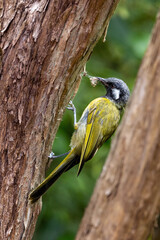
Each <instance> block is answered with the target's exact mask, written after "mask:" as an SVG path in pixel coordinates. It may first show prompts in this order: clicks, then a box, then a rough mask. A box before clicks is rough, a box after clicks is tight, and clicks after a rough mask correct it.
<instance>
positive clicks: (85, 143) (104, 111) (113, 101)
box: [29, 77, 130, 203]
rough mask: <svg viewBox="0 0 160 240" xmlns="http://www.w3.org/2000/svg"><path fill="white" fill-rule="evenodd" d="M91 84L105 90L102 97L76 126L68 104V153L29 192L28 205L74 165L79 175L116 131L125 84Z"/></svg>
mask: <svg viewBox="0 0 160 240" xmlns="http://www.w3.org/2000/svg"><path fill="white" fill-rule="evenodd" d="M94 80H96V81H97V82H100V83H101V84H102V85H103V86H104V87H105V89H106V94H105V95H104V96H102V97H98V98H96V99H94V100H92V101H91V102H90V103H89V105H88V106H87V107H86V108H85V110H84V112H83V113H82V116H81V118H80V120H79V121H78V122H76V108H75V107H74V105H73V103H72V102H71V105H70V107H69V109H71V110H73V111H74V132H73V135H72V138H71V142H70V151H69V152H68V153H66V155H67V156H66V157H65V158H64V160H62V162H61V163H60V164H59V165H58V166H57V167H56V168H55V169H54V170H53V171H52V172H51V174H50V175H49V176H48V177H47V178H46V179H45V180H44V181H43V182H42V183H41V184H40V185H39V186H38V187H36V188H35V189H34V190H33V191H32V192H31V194H30V196H29V200H30V202H31V203H35V202H36V201H37V200H38V199H39V198H40V197H41V196H42V195H43V194H44V193H45V192H46V191H47V190H48V188H49V187H50V186H51V185H52V184H53V183H54V182H55V181H56V180H57V179H58V178H59V177H60V176H61V174H62V173H64V172H66V171H68V170H69V169H71V168H72V167H74V166H75V165H76V164H79V167H78V173H77V175H79V174H80V172H81V170H82V168H83V166H84V163H85V162H86V161H88V160H90V159H91V158H93V156H94V155H95V153H96V152H97V150H98V149H99V148H100V147H101V146H102V145H103V143H104V142H106V141H107V140H108V139H109V138H110V137H111V136H112V134H113V133H114V132H115V130H116V128H117V127H118V124H119V121H120V116H121V112H122V110H123V109H124V108H125V106H126V104H127V102H128V99H129V96H130V91H129V88H128V86H127V84H126V83H125V82H124V81H123V80H121V79H118V78H114V77H110V78H101V77H94ZM62 155H65V154H62ZM62 155H61V156H62Z"/></svg>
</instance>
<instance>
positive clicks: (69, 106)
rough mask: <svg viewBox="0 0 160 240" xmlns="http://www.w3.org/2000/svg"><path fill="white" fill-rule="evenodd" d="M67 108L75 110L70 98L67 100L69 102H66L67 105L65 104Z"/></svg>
mask: <svg viewBox="0 0 160 240" xmlns="http://www.w3.org/2000/svg"><path fill="white" fill-rule="evenodd" d="M67 109H68V110H72V111H75V109H76V108H75V106H74V104H73V102H72V101H71V100H70V101H69V104H68V106H67Z"/></svg>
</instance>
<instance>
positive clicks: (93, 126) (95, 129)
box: [77, 107, 101, 175]
mask: <svg viewBox="0 0 160 240" xmlns="http://www.w3.org/2000/svg"><path fill="white" fill-rule="evenodd" d="M98 114H99V111H98V110H97V107H94V108H92V109H91V110H90V111H89V113H88V118H87V125H86V134H85V139H84V143H83V145H82V151H81V158H80V162H79V168H78V173H77V175H79V174H80V172H81V170H82V168H83V165H84V162H85V161H86V160H87V159H88V158H89V157H90V156H91V155H92V154H93V153H94V152H95V151H96V148H97V142H98V139H99V136H100V128H101V126H100V125H99V124H97V118H96V117H97V115H98Z"/></svg>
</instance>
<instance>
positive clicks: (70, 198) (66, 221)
mask: <svg viewBox="0 0 160 240" xmlns="http://www.w3.org/2000/svg"><path fill="white" fill-rule="evenodd" d="M158 2H159V0H141V1H140V0H122V1H120V3H119V5H118V7H117V9H116V11H115V14H114V16H113V17H112V19H111V21H110V25H109V29H108V34H107V38H106V42H105V43H103V42H102V39H101V40H100V41H99V43H98V44H97V45H96V47H95V48H94V51H93V53H92V55H91V57H90V59H89V61H88V63H87V72H88V73H89V74H90V75H92V76H101V77H106V78H107V77H118V78H121V79H123V80H124V81H125V82H126V83H127V84H128V86H129V88H130V90H131V91H132V89H133V87H134V84H135V79H136V75H137V72H138V69H139V66H140V63H141V61H142V58H143V55H144V52H145V50H146V48H147V45H148V42H149V38H150V34H151V30H152V27H153V25H154V23H155V20H156V14H157V11H158V8H159V5H160V4H159V3H158ZM103 94H105V90H104V88H103V86H101V85H97V86H96V87H95V88H93V87H92V86H91V84H90V81H89V79H87V78H85V77H84V78H83V79H82V82H81V85H80V88H79V91H78V93H77V95H76V97H75V99H74V104H75V106H76V108H77V119H79V118H80V116H81V114H82V112H83V110H84V108H85V107H86V106H87V105H88V103H89V102H90V101H91V100H92V99H94V98H96V97H99V96H102V95H103ZM72 132H73V113H72V111H69V110H66V111H65V114H64V117H63V120H62V122H61V125H60V128H59V130H58V132H57V135H56V138H55V141H54V144H53V152H54V153H55V154H56V155H58V154H61V153H64V152H67V151H68V150H69V143H70V138H71V135H72ZM113 137H114V136H113ZM111 140H112V139H111ZM111 140H109V141H108V142H107V143H105V144H104V145H103V146H102V148H101V149H100V150H99V151H98V153H97V154H96V156H95V157H94V158H93V159H92V160H91V161H89V162H88V163H86V164H85V166H84V168H83V171H82V173H81V174H80V176H79V177H77V176H76V174H77V167H74V168H73V169H71V170H70V171H68V172H67V173H65V174H63V175H62V176H61V178H60V179H59V180H58V181H57V182H56V183H55V184H54V186H53V187H51V188H50V189H49V191H48V192H47V193H46V194H45V195H44V197H43V208H42V212H41V214H40V216H39V219H38V222H37V226H36V231H35V234H34V238H33V240H44V239H47V240H73V239H74V238H75V235H76V232H77V230H78V227H79V224H80V222H81V218H82V216H83V214H84V211H85V208H86V207H87V205H88V202H89V200H90V197H91V195H92V192H93V189H94V186H95V183H96V180H97V179H98V177H99V175H100V172H101V170H102V167H103V164H104V161H105V159H106V157H107V154H108V152H109V148H110V143H111ZM61 160H62V158H61V159H56V160H54V162H53V163H52V164H51V166H50V169H49V171H48V172H47V173H46V174H47V175H48V174H49V172H51V171H52V170H53V169H54V168H55V166H56V165H57V164H58V163H59V162H60V161H61Z"/></svg>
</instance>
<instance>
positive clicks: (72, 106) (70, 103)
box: [67, 101, 77, 129]
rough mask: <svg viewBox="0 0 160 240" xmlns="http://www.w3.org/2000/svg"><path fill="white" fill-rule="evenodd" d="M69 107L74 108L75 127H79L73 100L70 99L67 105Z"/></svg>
mask: <svg viewBox="0 0 160 240" xmlns="http://www.w3.org/2000/svg"><path fill="white" fill-rule="evenodd" d="M67 109H69V110H72V111H73V114H74V129H77V116H76V108H75V106H74V104H73V102H72V101H69V105H68V107H67Z"/></svg>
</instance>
